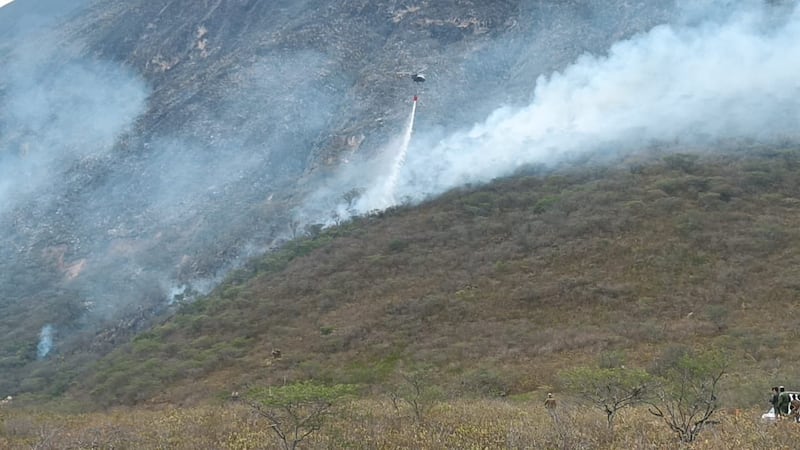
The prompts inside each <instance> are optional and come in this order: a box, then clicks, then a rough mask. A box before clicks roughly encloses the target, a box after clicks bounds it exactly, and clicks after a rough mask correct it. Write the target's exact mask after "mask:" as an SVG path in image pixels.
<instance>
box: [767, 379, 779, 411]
mask: <svg viewBox="0 0 800 450" xmlns="http://www.w3.org/2000/svg"><path fill="white" fill-rule="evenodd" d="M779 396H780V391H778V386H775V387H773V388H772V397H771V398H770V401H769V402H770V404H771V405H772V408H773V409H772V411H773V412H774V413H775V416H777V415H778V398H779Z"/></svg>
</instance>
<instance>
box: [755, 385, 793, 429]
mask: <svg viewBox="0 0 800 450" xmlns="http://www.w3.org/2000/svg"><path fill="white" fill-rule="evenodd" d="M784 394H785V395H788V396H789V417H791V416H793V415H794V413H795V412H796V411H795V410H793V409H792V404H791V402H792V400H800V392H798V391H784V392H782V393H781V395H784ZM776 420H778V414H777V412H776V411H775V408H774V407H773V408H770V409H769V411H767V412H765V413H764V414H762V415H761V421H762V422H774V421H776Z"/></svg>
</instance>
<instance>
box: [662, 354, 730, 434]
mask: <svg viewBox="0 0 800 450" xmlns="http://www.w3.org/2000/svg"><path fill="white" fill-rule="evenodd" d="M673 353H675V352H673ZM727 367H728V360H727V358H726V357H725V356H724V355H723V354H721V353H718V352H709V353H704V354H699V355H698V354H695V353H694V352H691V351H684V352H682V354H676V355H675V358H673V359H672V360H671V361H669V363H668V364H665V363H662V364H660V365H659V372H660V375H661V382H660V384H659V388H658V389H657V390H656V399H657V401H656V402H653V403H651V405H650V409H649V410H650V413H651V414H653V415H655V416H657V417H661V418H662V419H663V420H664V423H666V424H667V426H668V427H669V428H670V429H671V430H672V431H673V432H675V433H676V434H677V435H678V438H679V439H680V440H681V441H683V442H692V441H694V439H695V438H696V437H697V435H698V434H699V433H700V431H701V430H702V429H703V427H704V426H705V425H706V424H707V423H708V421H709V420H710V419H711V417H712V416H713V415H714V413H715V412H716V411H717V409H718V408H719V402H718V399H717V393H718V392H719V387H720V386H719V382H720V380H721V379H722V377H723V376H724V375H725V373H726V370H727Z"/></svg>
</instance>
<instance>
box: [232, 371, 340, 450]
mask: <svg viewBox="0 0 800 450" xmlns="http://www.w3.org/2000/svg"><path fill="white" fill-rule="evenodd" d="M354 390H355V388H354V387H353V386H350V385H334V386H324V385H321V384H316V383H313V382H301V383H294V384H289V385H286V386H280V387H267V388H257V389H253V390H251V391H250V392H249V393H248V394H247V396H246V397H244V398H243V401H244V402H245V403H246V404H247V405H249V406H250V407H251V408H253V410H254V411H255V412H257V413H258V415H260V416H261V417H264V418H266V419H267V420H268V421H269V423H270V425H269V426H270V427H271V428H272V430H273V431H274V432H275V434H276V435H277V436H278V438H279V439H280V441H281V444H282V445H283V448H284V449H286V450H289V449H295V448H297V445H298V444H299V443H300V442H302V441H303V439H305V438H307V437H308V436H310V435H311V434H312V433H314V432H315V431H318V430H319V429H320V428H322V425H323V423H324V422H325V419H326V418H327V417H328V416H329V415H330V414H331V412H332V408H333V407H334V403H335V402H336V401H337V400H340V399H342V398H343V397H345V396H347V395H350V394H352V393H353V392H354Z"/></svg>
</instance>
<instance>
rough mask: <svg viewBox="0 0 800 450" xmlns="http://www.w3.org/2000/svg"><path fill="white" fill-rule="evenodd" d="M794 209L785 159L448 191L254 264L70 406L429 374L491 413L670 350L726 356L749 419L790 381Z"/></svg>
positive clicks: (699, 160)
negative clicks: (606, 366) (568, 372)
mask: <svg viewBox="0 0 800 450" xmlns="http://www.w3.org/2000/svg"><path fill="white" fill-rule="evenodd" d="M798 198H800V150H798V149H797V148H796V147H791V148H783V149H764V148H757V147H752V146H748V145H746V144H742V143H734V144H733V145H732V147H730V148H728V149H725V152H724V154H716V153H711V154H706V155H704V156H701V157H698V156H697V155H692V154H685V153H676V154H670V153H665V156H663V158H662V159H654V158H653V157H652V156H643V157H631V158H628V159H627V160H625V161H622V162H619V163H618V164H615V165H614V166H612V167H608V166H595V165H594V164H587V165H585V166H583V167H579V168H570V169H567V168H564V169H560V170H557V171H555V172H554V173H536V171H532V172H531V173H527V174H520V175H519V176H517V177H514V178H509V179H504V180H498V181H496V182H494V183H492V184H491V185H489V186H486V187H483V188H475V189H473V188H466V189H461V190H457V191H454V192H451V193H448V194H447V195H445V196H443V197H442V198H440V199H437V200H433V201H431V202H428V203H426V204H424V205H421V206H420V207H418V208H400V209H394V210H392V211H389V212H386V213H381V214H378V215H375V216H371V217H366V218H361V219H356V220H354V221H353V222H350V223H347V224H343V225H341V226H339V227H335V228H332V229H329V230H326V231H323V232H321V233H320V234H319V235H317V236H315V237H312V238H307V239H302V240H299V241H295V242H292V243H290V244H289V245H288V246H287V247H286V248H284V249H283V250H281V251H280V252H277V253H275V254H272V255H269V256H266V257H264V258H260V259H257V260H254V261H253V262H251V263H250V264H248V266H247V267H246V268H244V269H242V270H240V271H237V272H236V273H234V274H232V275H231V277H230V279H228V280H227V281H226V282H225V283H223V284H222V285H221V286H219V287H218V288H217V289H215V290H214V291H213V292H212V293H211V295H210V296H209V297H207V298H204V299H201V300H199V301H197V302H196V303H194V304H191V305H187V306H184V307H183V308H181V309H180V310H179V311H178V313H177V315H176V316H175V317H174V318H172V319H170V320H169V321H167V322H165V323H164V324H162V325H160V326H157V327H155V328H153V329H152V330H150V331H149V332H147V333H145V334H142V335H140V336H139V337H137V338H136V339H135V340H134V341H133V342H132V343H131V344H127V345H125V346H123V347H122V348H121V349H119V350H117V351H115V352H114V353H112V354H111V355H110V356H109V357H108V358H106V359H105V360H103V361H101V362H100V363H99V364H98V365H97V366H95V367H94V368H93V370H92V376H91V377H89V378H88V379H87V380H85V382H83V383H78V384H76V385H73V388H72V391H71V392H72V394H73V395H75V396H77V398H88V397H85V396H90V397H91V398H92V399H93V400H92V401H93V402H94V403H95V404H100V405H104V404H114V403H118V402H140V401H145V400H148V401H155V402H160V401H169V402H183V401H187V400H192V401H196V400H198V399H203V398H204V397H205V395H207V394H204V393H205V392H210V393H212V394H211V395H221V394H222V395H224V394H225V393H226V392H230V391H232V390H238V389H240V388H242V386H245V385H252V384H268V383H279V382H282V380H293V381H298V380H303V379H309V378H312V379H316V380H319V381H323V382H337V383H338V382H347V383H364V384H367V385H373V386H380V385H382V384H383V383H384V382H386V380H387V379H388V378H389V377H391V376H392V375H393V374H394V373H396V372H397V371H399V370H411V369H414V368H420V367H436V368H437V369H436V371H435V373H436V382H437V383H439V384H441V385H442V386H447V387H448V389H450V390H452V392H460V393H462V394H465V395H470V394H484V395H485V394H488V395H500V394H502V395H506V394H515V393H523V392H528V391H532V390H538V389H544V388H546V386H552V385H553V384H555V383H557V374H558V371H559V370H562V369H565V368H570V367H574V366H575V365H579V364H595V363H596V362H597V358H598V357H600V356H602V355H604V354H606V355H617V356H615V358H617V359H619V358H620V355H622V356H621V358H622V360H623V361H627V364H630V365H632V366H637V365H638V366H647V365H648V364H650V362H651V361H652V360H653V358H654V356H655V355H657V354H659V353H660V352H661V351H663V350H665V349H668V348H670V347H672V346H676V345H685V346H689V347H714V348H724V349H726V350H727V351H729V352H730V354H731V355H732V362H733V363H732V366H731V373H732V374H733V375H732V377H733V378H734V379H735V380H736V381H735V382H734V384H735V386H734V385H732V386H731V387H730V389H728V390H726V393H725V395H726V400H727V401H729V402H731V403H733V404H738V405H742V404H749V403H750V402H757V401H761V392H762V391H763V389H762V388H763V386H764V385H765V383H766V381H765V380H770V379H771V377H772V376H773V375H771V374H772V373H773V371H774V370H778V371H780V373H781V380H784V379H790V378H791V377H792V376H793V375H792V374H797V373H798V371H800V367H798V366H797V364H795V363H794V362H792V361H793V358H792V357H791V354H792V349H791V346H788V345H784V344H785V343H786V342H788V341H789V340H790V339H792V337H793V336H794V331H793V330H794V329H796V327H795V324H794V319H792V317H793V315H792V314H791V312H792V311H794V309H795V308H796V302H797V296H798V291H797V283H796V276H795V275H796V274H795V272H796V267H797V264H796V262H797V257H798V256H797V253H796V251H795V249H796V246H797V243H798V239H800V235H799V234H798V232H797V229H798V228H797V223H798V221H800V206H799V205H800V203H798ZM776 314H778V315H779V316H780V317H781V319H778V317H777V316H776ZM776 320H779V323H780V325H779V326H777V327H776ZM274 349H280V350H281V352H282V357H281V358H280V359H277V360H276V359H273V357H272V356H271V352H272V350H274ZM64 376H66V377H69V374H64Z"/></svg>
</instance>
